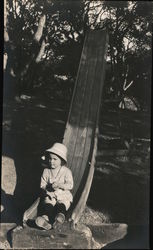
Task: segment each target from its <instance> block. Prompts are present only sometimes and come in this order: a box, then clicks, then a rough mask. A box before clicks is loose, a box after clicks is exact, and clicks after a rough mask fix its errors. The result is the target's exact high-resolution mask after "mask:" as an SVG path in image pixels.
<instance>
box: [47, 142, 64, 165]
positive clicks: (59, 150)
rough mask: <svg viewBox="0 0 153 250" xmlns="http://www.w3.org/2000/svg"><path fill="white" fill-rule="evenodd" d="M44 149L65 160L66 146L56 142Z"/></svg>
mask: <svg viewBox="0 0 153 250" xmlns="http://www.w3.org/2000/svg"><path fill="white" fill-rule="evenodd" d="M46 151H47V152H50V153H53V154H56V155H58V156H60V157H61V158H62V159H63V160H64V161H66V162H67V147H66V146H65V145H64V144H62V143H58V142H56V143H54V145H53V146H52V147H51V148H49V149H47V150H46Z"/></svg>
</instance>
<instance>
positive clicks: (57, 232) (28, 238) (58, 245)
mask: <svg viewBox="0 0 153 250" xmlns="http://www.w3.org/2000/svg"><path fill="white" fill-rule="evenodd" d="M89 231H90V230H89V229H86V230H85V227H83V229H82V228H77V229H73V228H72V227H71V225H70V223H69V222H65V223H64V224H63V225H62V226H61V228H58V229H51V230H48V231H44V230H40V229H37V228H30V227H25V228H23V229H21V230H14V231H13V232H12V247H13V248H15V249H16V248H18V249H21V248H26V249H32V248H34V249H41V248H42V249H91V244H92V237H91V234H90V232H89Z"/></svg>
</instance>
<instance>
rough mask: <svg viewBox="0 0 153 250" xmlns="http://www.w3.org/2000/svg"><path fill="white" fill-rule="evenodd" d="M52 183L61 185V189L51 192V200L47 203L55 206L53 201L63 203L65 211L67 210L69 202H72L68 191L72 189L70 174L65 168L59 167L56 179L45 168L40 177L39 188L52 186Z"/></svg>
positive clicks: (50, 171) (50, 170) (49, 170)
mask: <svg viewBox="0 0 153 250" xmlns="http://www.w3.org/2000/svg"><path fill="white" fill-rule="evenodd" d="M54 182H57V183H60V184H62V185H63V189H61V188H58V189H56V190H55V191H54V192H53V194H54V195H53V196H54V197H53V198H52V199H51V200H50V202H49V199H48V201H47V203H51V204H52V205H55V204H56V203H55V199H56V202H58V203H63V204H64V205H65V207H66V210H68V209H69V207H70V205H71V202H72V201H73V196H72V193H71V192H70V190H71V189H72V188H73V177H72V172H71V170H70V169H69V168H67V167H66V166H61V168H60V169H59V171H58V173H57V175H56V177H55V176H54V175H53V172H52V169H48V168H45V169H44V171H43V174H42V176H41V183H40V187H41V188H42V189H44V190H45V189H46V186H47V184H53V183H54Z"/></svg>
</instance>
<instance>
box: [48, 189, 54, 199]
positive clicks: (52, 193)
mask: <svg viewBox="0 0 153 250" xmlns="http://www.w3.org/2000/svg"><path fill="white" fill-rule="evenodd" d="M46 194H47V195H48V196H49V197H50V198H51V199H53V198H55V194H54V192H49V191H46Z"/></svg>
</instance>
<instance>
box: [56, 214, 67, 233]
mask: <svg viewBox="0 0 153 250" xmlns="http://www.w3.org/2000/svg"><path fill="white" fill-rule="evenodd" d="M64 221H65V215H64V214H62V213H59V214H57V216H56V218H55V222H54V224H53V228H54V229H55V228H57V227H58V226H60V225H61V224H63V223H64Z"/></svg>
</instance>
